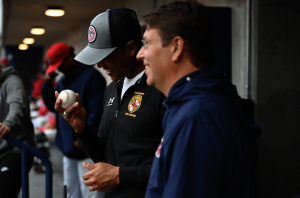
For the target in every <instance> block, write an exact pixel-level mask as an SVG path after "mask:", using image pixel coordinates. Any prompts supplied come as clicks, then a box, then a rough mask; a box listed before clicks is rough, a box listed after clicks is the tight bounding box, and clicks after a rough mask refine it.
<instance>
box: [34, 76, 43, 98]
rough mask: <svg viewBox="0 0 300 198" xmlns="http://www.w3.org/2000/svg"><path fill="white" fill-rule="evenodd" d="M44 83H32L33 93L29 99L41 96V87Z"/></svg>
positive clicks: (41, 81) (37, 81)
mask: <svg viewBox="0 0 300 198" xmlns="http://www.w3.org/2000/svg"><path fill="white" fill-rule="evenodd" d="M43 83H44V80H42V79H37V80H35V81H34V82H33V83H32V86H33V91H32V93H31V97H33V98H35V97H37V96H40V95H42V85H43Z"/></svg>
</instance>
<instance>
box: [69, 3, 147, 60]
mask: <svg viewBox="0 0 300 198" xmlns="http://www.w3.org/2000/svg"><path fill="white" fill-rule="evenodd" d="M141 35H142V28H141V26H140V23H139V20H138V18H137V15H136V13H135V11H134V10H131V9H128V8H116V9H111V10H110V9H108V10H107V11H105V12H102V13H100V14H98V15H97V16H96V17H95V18H94V19H93V20H92V22H91V24H90V26H89V29H88V37H87V40H88V45H87V46H86V47H85V48H84V49H83V50H82V51H81V52H80V53H79V54H78V55H77V56H76V57H75V60H77V61H79V62H81V63H84V64H86V65H94V64H96V63H98V62H100V61H101V60H103V59H104V58H105V57H106V56H108V55H109V54H110V53H112V52H113V51H114V50H115V49H116V48H117V47H118V46H122V45H125V44H126V43H128V42H129V41H131V40H133V39H136V38H137V37H138V36H141Z"/></svg>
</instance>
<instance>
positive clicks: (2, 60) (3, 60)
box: [0, 58, 9, 65]
mask: <svg viewBox="0 0 300 198" xmlns="http://www.w3.org/2000/svg"><path fill="white" fill-rule="evenodd" d="M0 62H1V63H3V64H5V65H8V64H9V62H8V60H7V59H6V58H2V59H1V60H0Z"/></svg>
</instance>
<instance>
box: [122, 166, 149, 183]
mask: <svg viewBox="0 0 300 198" xmlns="http://www.w3.org/2000/svg"><path fill="white" fill-rule="evenodd" d="M151 166H152V161H151V163H147V164H143V165H140V166H123V167H120V170H119V171H120V173H119V174H120V175H119V178H120V183H122V182H129V181H140V182H148V180H149V177H150V172H151Z"/></svg>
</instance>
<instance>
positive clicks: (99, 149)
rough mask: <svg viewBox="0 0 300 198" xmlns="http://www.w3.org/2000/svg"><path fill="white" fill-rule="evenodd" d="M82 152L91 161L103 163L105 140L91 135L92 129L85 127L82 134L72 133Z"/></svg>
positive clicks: (93, 134)
mask: <svg viewBox="0 0 300 198" xmlns="http://www.w3.org/2000/svg"><path fill="white" fill-rule="evenodd" d="M74 134H75V135H76V137H77V139H78V141H79V143H80V145H81V146H82V148H83V150H84V152H85V153H86V154H87V155H88V156H89V157H90V158H91V159H92V160H93V162H95V163H97V162H105V147H106V139H105V138H101V137H98V136H97V135H96V134H95V133H93V130H92V128H91V127H90V126H89V125H87V126H86V128H85V130H84V132H83V133H82V134H80V135H79V134H77V133H75V131H74Z"/></svg>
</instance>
